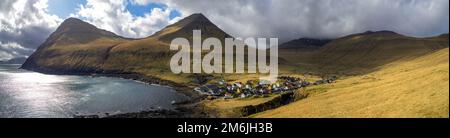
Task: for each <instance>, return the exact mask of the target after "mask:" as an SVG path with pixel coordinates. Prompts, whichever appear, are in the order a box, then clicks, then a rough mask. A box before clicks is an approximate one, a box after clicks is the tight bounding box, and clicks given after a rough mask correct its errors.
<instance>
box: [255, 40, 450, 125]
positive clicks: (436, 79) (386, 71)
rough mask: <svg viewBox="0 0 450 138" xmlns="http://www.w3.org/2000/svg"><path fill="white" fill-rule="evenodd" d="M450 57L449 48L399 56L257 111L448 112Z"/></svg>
mask: <svg viewBox="0 0 450 138" xmlns="http://www.w3.org/2000/svg"><path fill="white" fill-rule="evenodd" d="M448 57H449V49H448V48H445V49H442V50H440V51H438V52H435V53H432V54H428V55H425V56H422V57H419V58H416V59H413V60H409V59H408V60H406V61H402V60H400V61H397V62H393V63H390V64H387V65H384V66H383V67H382V68H381V69H379V70H378V71H375V72H372V73H369V74H366V75H362V76H354V77H348V78H345V79H342V80H339V81H338V82H337V83H335V84H329V85H323V86H320V87H321V89H322V92H321V93H318V94H316V95H313V96H311V97H308V98H307V99H305V100H301V101H297V102H295V103H292V104H289V105H287V106H283V107H280V108H277V109H274V110H269V111H266V112H262V113H259V114H256V115H253V116H252V117H258V118H259V117H358V118H359V117H361V118H370V117H405V118H408V117H446V118H448V117H449V59H448ZM309 89H311V90H314V88H309ZM316 89H317V88H316Z"/></svg>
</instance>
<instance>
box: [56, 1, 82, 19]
mask: <svg viewBox="0 0 450 138" xmlns="http://www.w3.org/2000/svg"><path fill="white" fill-rule="evenodd" d="M85 4H86V0H49V1H48V10H49V12H50V13H52V14H55V15H58V16H59V17H61V18H63V19H65V18H68V17H69V15H70V14H71V13H75V12H76V10H77V9H78V7H79V5H85Z"/></svg>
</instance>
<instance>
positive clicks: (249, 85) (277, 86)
mask: <svg viewBox="0 0 450 138" xmlns="http://www.w3.org/2000/svg"><path fill="white" fill-rule="evenodd" d="M336 80H337V77H336V76H332V77H329V78H325V79H321V80H317V81H315V82H309V81H306V80H304V79H301V78H297V77H292V76H280V77H278V81H277V82H276V83H270V82H269V81H264V80H262V81H260V80H249V81H247V82H245V83H242V82H233V83H228V82H226V81H224V80H221V81H219V82H218V83H217V84H208V85H203V86H200V87H196V88H195V89H194V91H196V92H199V93H201V94H203V95H207V96H208V97H209V99H217V98H224V99H233V98H246V97H253V96H267V95H269V94H277V93H285V92H293V91H295V90H297V89H300V88H305V87H308V86H311V85H321V84H327V83H333V82H335V81H336Z"/></svg>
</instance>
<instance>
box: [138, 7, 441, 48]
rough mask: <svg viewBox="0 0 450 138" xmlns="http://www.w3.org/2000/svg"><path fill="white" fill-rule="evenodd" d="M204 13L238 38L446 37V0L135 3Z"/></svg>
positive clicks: (185, 14)
mask: <svg viewBox="0 0 450 138" xmlns="http://www.w3.org/2000/svg"><path fill="white" fill-rule="evenodd" d="M134 2H135V3H139V4H146V3H151V2H161V3H166V4H167V5H168V6H169V7H172V8H176V9H177V10H179V11H180V12H181V13H182V15H183V16H188V15H190V14H192V13H203V14H205V15H206V16H207V17H208V18H210V20H212V22H214V23H215V24H216V25H218V26H219V27H221V28H222V29H224V30H225V31H226V32H228V33H230V34H231V35H233V36H237V37H280V39H281V41H283V40H284V41H286V40H290V39H295V38H299V37H319V38H320V37H322V38H323V37H332V38H334V37H339V36H344V35H348V34H353V33H359V32H364V31H367V30H374V31H376V30H391V31H395V32H398V33H402V34H406V35H411V36H418V37H423V36H433V35H438V34H440V33H448V29H449V27H448V24H449V13H448V11H449V1H448V0H227V1H219V0H134Z"/></svg>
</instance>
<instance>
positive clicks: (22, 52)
mask: <svg viewBox="0 0 450 138" xmlns="http://www.w3.org/2000/svg"><path fill="white" fill-rule="evenodd" d="M33 51H34V50H33V49H31V48H25V47H23V46H21V45H19V44H18V43H15V42H9V43H2V42H0V61H3V60H8V59H11V58H15V57H26V56H28V55H29V54H31V53H32V52H33Z"/></svg>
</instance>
